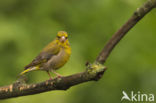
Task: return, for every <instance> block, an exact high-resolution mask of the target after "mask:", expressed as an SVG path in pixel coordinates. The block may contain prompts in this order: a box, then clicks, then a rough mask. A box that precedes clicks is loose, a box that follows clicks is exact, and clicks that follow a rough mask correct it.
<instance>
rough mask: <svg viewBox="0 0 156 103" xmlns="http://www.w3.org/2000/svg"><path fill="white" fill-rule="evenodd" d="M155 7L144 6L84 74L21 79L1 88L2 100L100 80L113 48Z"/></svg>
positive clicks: (155, 2) (155, 1)
mask: <svg viewBox="0 0 156 103" xmlns="http://www.w3.org/2000/svg"><path fill="white" fill-rule="evenodd" d="M155 7H156V0H148V1H147V2H146V3H145V4H144V5H143V6H141V7H140V8H138V9H137V10H136V11H135V12H134V14H133V15H132V16H131V17H130V19H129V20H128V21H127V22H126V23H125V24H124V25H123V26H122V27H121V28H120V29H119V30H118V31H117V32H116V33H115V34H114V35H113V36H112V38H111V39H110V40H109V41H108V42H107V44H106V46H105V47H104V48H103V50H102V51H101V53H100V54H99V56H98V57H97V59H96V60H95V62H94V63H93V64H87V67H86V70H85V71H84V72H81V73H77V74H73V75H70V76H66V77H61V78H55V79H53V80H48V81H44V82H41V83H36V84H26V83H25V81H24V80H23V79H21V78H20V79H19V80H17V81H16V82H15V83H13V84H11V85H9V86H4V87H0V99H6V98H13V97H18V96H25V95H33V94H37V93H42V92H46V91H51V90H67V89H68V88H70V87H72V86H74V85H77V84H80V83H83V82H87V81H97V80H99V79H100V78H101V77H102V75H103V73H104V72H105V70H106V67H105V66H103V65H102V64H104V62H105V61H106V59H107V57H108V56H109V55H110V53H111V51H112V50H113V48H114V47H115V46H116V45H117V43H118V42H119V41H120V40H121V39H122V38H123V37H124V35H126V33H127V32H128V31H129V30H130V29H131V28H132V27H134V26H135V24H136V23H137V22H138V21H139V20H141V19H142V18H143V17H144V16H145V15H146V14H147V13H148V12H150V11H151V10H152V9H153V8H155Z"/></svg>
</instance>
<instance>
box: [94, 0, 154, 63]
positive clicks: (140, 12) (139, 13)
mask: <svg viewBox="0 0 156 103" xmlns="http://www.w3.org/2000/svg"><path fill="white" fill-rule="evenodd" d="M155 7H156V0H148V1H147V2H146V3H145V4H144V5H143V6H141V7H140V8H137V10H136V11H135V12H134V14H133V15H132V17H131V18H130V19H129V20H128V21H127V22H126V23H125V24H124V25H123V26H122V27H121V28H120V29H119V30H118V31H117V32H116V33H115V34H114V35H113V36H112V38H111V39H110V40H109V41H108V42H107V44H106V46H105V47H104V48H103V50H102V51H101V53H100V55H99V56H98V57H97V59H96V61H98V62H99V63H101V64H103V63H104V62H105V61H106V59H107V57H108V56H109V54H110V53H111V51H112V50H113V48H114V47H115V46H116V45H117V43H118V42H119V41H120V40H121V39H122V38H123V37H124V36H125V35H126V33H127V32H128V31H129V30H130V29H131V28H132V27H134V26H135V24H136V23H138V21H139V20H141V19H142V18H143V17H144V16H145V15H146V14H147V13H148V12H150V11H151V10H152V9H153V8H155Z"/></svg>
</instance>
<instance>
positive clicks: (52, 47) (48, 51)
mask: <svg viewBox="0 0 156 103" xmlns="http://www.w3.org/2000/svg"><path fill="white" fill-rule="evenodd" d="M59 51H60V49H59V46H58V45H57V44H55V43H54V42H52V43H50V44H49V45H47V46H46V47H45V48H44V49H43V51H42V52H41V53H40V54H39V55H38V56H37V57H36V58H35V59H34V60H33V61H32V62H31V63H30V64H28V65H26V66H25V67H24V68H25V69H28V68H30V67H33V66H37V65H41V64H43V63H45V62H47V61H48V60H49V59H50V58H52V57H53V56H54V55H57V54H58V53H59Z"/></svg>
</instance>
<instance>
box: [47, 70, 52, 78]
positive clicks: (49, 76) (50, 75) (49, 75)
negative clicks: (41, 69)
mask: <svg viewBox="0 0 156 103" xmlns="http://www.w3.org/2000/svg"><path fill="white" fill-rule="evenodd" d="M47 73H48V75H49V77H50V78H49V80H52V76H51V75H50V73H49V71H47Z"/></svg>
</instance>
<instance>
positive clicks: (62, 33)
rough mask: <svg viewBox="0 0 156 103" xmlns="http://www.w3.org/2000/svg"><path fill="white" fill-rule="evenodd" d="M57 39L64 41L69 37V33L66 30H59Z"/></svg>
mask: <svg viewBox="0 0 156 103" xmlns="http://www.w3.org/2000/svg"><path fill="white" fill-rule="evenodd" d="M57 39H58V40H59V41H60V42H61V43H64V42H65V41H66V40H67V39H68V34H67V32H65V31H59V32H58V33H57Z"/></svg>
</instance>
